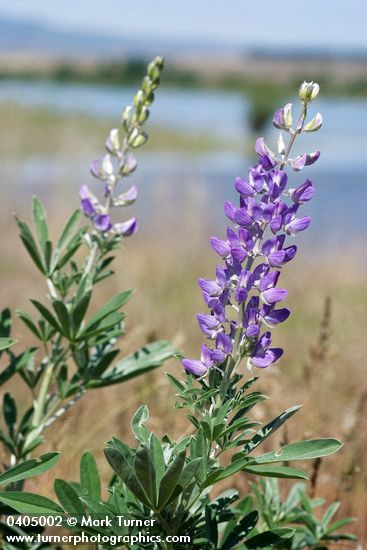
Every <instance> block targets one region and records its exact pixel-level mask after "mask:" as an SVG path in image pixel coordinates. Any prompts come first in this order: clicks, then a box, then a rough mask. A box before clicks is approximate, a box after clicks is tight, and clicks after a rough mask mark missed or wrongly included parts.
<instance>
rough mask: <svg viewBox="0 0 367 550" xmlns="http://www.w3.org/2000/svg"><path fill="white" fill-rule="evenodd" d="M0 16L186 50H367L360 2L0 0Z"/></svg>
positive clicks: (366, 21)
mask: <svg viewBox="0 0 367 550" xmlns="http://www.w3.org/2000/svg"><path fill="white" fill-rule="evenodd" d="M0 16H11V17H16V18H20V19H27V20H33V21H34V20H35V21H38V22H42V23H46V24H48V25H51V26H52V27H57V28H61V29H72V30H78V31H86V32H98V33H101V34H110V35H115V36H116V35H117V36H123V35H125V34H126V35H131V34H133V35H136V36H145V37H146V38H147V39H149V38H159V37H162V38H164V39H180V40H184V41H187V43H188V44H189V43H190V41H191V40H195V41H197V40H200V41H204V42H205V41H208V42H211V43H217V44H218V45H220V44H223V45H224V44H225V45H231V46H244V47H246V46H256V47H258V46H261V45H263V46H269V45H272V46H277V47H287V46H294V45H296V46H297V47H299V48H305V49H307V47H312V48H320V47H322V48H332V47H336V48H338V49H349V48H352V49H356V48H357V49H360V48H363V49H367V38H366V37H367V2H366V0H349V1H348V0H306V1H304V2H300V1H297V2H296V1H295V0H62V1H61V2H60V1H56V0H12V1H11V2H9V0H0Z"/></svg>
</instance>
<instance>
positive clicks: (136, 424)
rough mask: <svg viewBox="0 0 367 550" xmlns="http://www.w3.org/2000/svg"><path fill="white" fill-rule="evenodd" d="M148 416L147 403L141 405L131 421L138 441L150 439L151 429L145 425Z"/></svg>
mask: <svg viewBox="0 0 367 550" xmlns="http://www.w3.org/2000/svg"><path fill="white" fill-rule="evenodd" d="M148 418H149V410H148V407H147V406H146V405H141V406H140V407H139V408H138V410H137V411H136V413H135V414H134V416H133V418H132V421H131V429H132V431H133V432H134V434H135V437H136V439H137V440H138V441H147V440H148V439H149V430H148V428H146V427H145V425H144V424H145V422H146V421H147V420H148Z"/></svg>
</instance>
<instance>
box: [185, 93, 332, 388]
mask: <svg viewBox="0 0 367 550" xmlns="http://www.w3.org/2000/svg"><path fill="white" fill-rule="evenodd" d="M316 92H318V86H317V84H314V83H309V84H307V83H304V84H303V85H302V86H301V88H300V92H299V96H300V99H301V101H302V111H301V114H300V116H299V118H298V120H297V123H296V127H295V129H294V130H293V129H292V111H291V109H292V105H291V104H287V105H286V106H285V107H284V108H283V109H279V110H278V111H276V113H275V115H274V118H273V124H274V126H275V127H276V128H279V129H281V130H282V131H283V132H284V131H285V132H288V133H289V135H290V139H289V144H288V148H287V149H286V148H285V145H284V140H283V137H282V136H281V137H280V138H279V141H278V151H279V155H280V158H278V157H277V156H276V154H275V153H273V152H272V151H271V150H270V149H269V147H268V146H267V145H266V144H265V141H264V138H259V139H258V140H257V141H256V145H255V150H256V152H257V154H258V162H257V164H256V165H255V166H253V167H251V168H250V170H249V173H248V177H247V178H241V177H238V178H237V179H236V181H235V189H236V190H237V192H238V194H239V202H238V204H232V203H230V202H226V203H225V205H224V212H225V215H226V216H227V218H228V219H229V220H230V221H231V222H232V225H231V226H229V227H228V228H227V237H226V239H219V238H217V237H212V238H211V240H210V244H211V247H212V249H213V250H214V252H216V254H218V256H220V258H221V259H222V261H223V264H222V265H220V266H217V268H216V277H215V280H208V279H199V287H200V289H201V291H202V296H203V299H204V302H205V304H206V305H207V306H208V308H209V313H200V314H199V315H198V316H197V320H198V323H199V327H200V328H201V330H202V332H203V333H204V335H205V336H206V337H207V339H208V340H209V341H212V346H210V347H209V345H206V344H203V345H202V350H201V358H200V359H199V360H196V359H183V361H182V364H183V367H184V368H185V370H186V372H188V373H191V374H193V375H195V376H198V377H202V376H204V375H205V374H206V373H207V371H208V370H209V369H211V368H217V369H218V368H219V369H220V370H221V371H222V372H223V371H224V370H225V368H226V365H227V359H229V360H230V361H231V364H232V365H233V364H235V365H236V366H237V365H238V364H239V362H240V361H241V359H242V358H244V357H247V365H248V368H249V369H251V368H252V367H256V368H265V367H268V366H269V365H271V364H272V363H274V362H275V361H277V360H278V359H279V358H280V357H281V356H282V354H283V350H282V349H280V348H275V347H271V332H270V330H269V329H270V328H273V327H274V326H276V325H278V324H279V323H283V322H284V321H286V320H287V319H288V317H289V315H290V310H289V309H288V308H286V307H282V306H281V305H280V304H281V302H283V300H284V299H285V298H286V297H287V294H288V292H287V290H286V289H285V288H280V287H279V284H278V283H279V278H280V273H281V272H280V270H281V269H282V267H283V266H284V265H285V264H287V263H288V262H289V261H291V260H292V259H293V258H294V257H295V255H296V252H297V247H296V246H295V245H287V243H286V240H287V236H288V235H290V236H294V235H296V234H297V233H299V232H300V231H304V230H306V229H307V228H308V227H309V225H310V222H311V218H310V217H309V216H302V215H300V209H301V208H302V205H303V204H305V203H306V202H308V201H309V200H311V199H312V197H313V196H314V192H315V190H314V186H313V184H312V182H311V181H310V180H309V179H307V180H306V181H305V182H304V183H302V184H301V185H299V186H298V187H296V188H288V189H287V183H288V176H287V174H286V172H285V168H286V167H287V166H288V167H291V168H292V169H293V170H295V171H299V170H301V169H302V168H304V166H307V165H309V164H313V163H314V162H316V161H317V160H318V158H319V156H320V153H319V151H316V152H315V153H311V154H304V155H300V156H299V157H296V158H295V159H291V158H289V153H290V151H291V148H292V145H293V143H294V140H295V138H296V136H297V135H298V134H300V133H307V132H310V131H315V130H314V126H315V124H313V125H311V126H310V123H309V124H308V125H306V126H305V118H306V112H307V106H308V104H309V103H310V102H311V101H312V99H314V98H315V97H316V95H317V93H316ZM320 121H322V118H321V115H320V114H319V113H318V115H317V124H318V125H319V126H320V125H321V123H320ZM310 128H311V129H310ZM317 129H318V128H317ZM230 309H232V310H233V309H234V310H235V311H236V312H237V313H238V316H237V320H235V321H234V320H233V314H232V315H229V310H230Z"/></svg>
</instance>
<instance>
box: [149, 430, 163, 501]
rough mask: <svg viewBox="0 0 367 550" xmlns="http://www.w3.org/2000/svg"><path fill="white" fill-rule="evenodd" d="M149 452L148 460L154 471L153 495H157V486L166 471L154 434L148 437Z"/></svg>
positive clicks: (161, 451)
mask: <svg viewBox="0 0 367 550" xmlns="http://www.w3.org/2000/svg"><path fill="white" fill-rule="evenodd" d="M149 452H150V459H151V461H152V464H153V468H154V471H155V493H156V495H158V494H159V486H160V483H161V480H162V477H163V476H164V474H165V471H166V464H165V462H164V455H163V448H162V444H161V442H160V441H159V439H158V437H157V436H156V435H155V434H154V433H152V434H151V435H150V441H149Z"/></svg>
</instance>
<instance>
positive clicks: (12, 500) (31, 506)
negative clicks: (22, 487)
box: [0, 491, 64, 515]
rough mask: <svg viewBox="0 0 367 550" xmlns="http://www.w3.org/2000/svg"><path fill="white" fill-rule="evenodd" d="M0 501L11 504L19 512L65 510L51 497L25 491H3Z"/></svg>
mask: <svg viewBox="0 0 367 550" xmlns="http://www.w3.org/2000/svg"><path fill="white" fill-rule="evenodd" d="M0 502H2V503H3V504H6V505H7V506H10V507H11V508H13V509H14V510H16V511H17V512H18V513H19V514H30V515H31V514H36V515H37V514H38V515H55V514H62V513H63V512H64V510H63V509H62V508H60V506H58V504H56V503H55V502H53V501H52V500H50V499H49V498H46V497H42V496H40V495H35V494H33V493H26V492H24V491H9V492H1V493H0Z"/></svg>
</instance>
